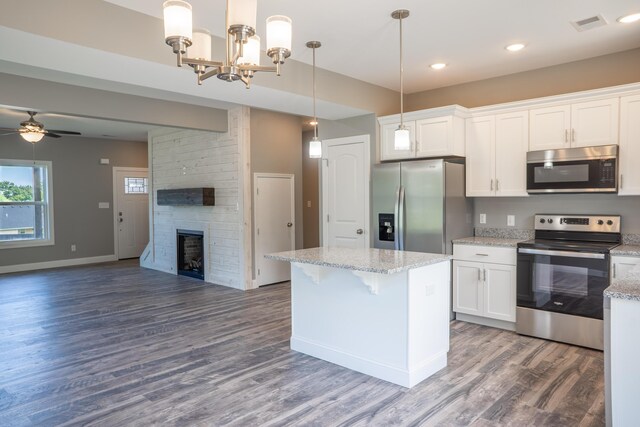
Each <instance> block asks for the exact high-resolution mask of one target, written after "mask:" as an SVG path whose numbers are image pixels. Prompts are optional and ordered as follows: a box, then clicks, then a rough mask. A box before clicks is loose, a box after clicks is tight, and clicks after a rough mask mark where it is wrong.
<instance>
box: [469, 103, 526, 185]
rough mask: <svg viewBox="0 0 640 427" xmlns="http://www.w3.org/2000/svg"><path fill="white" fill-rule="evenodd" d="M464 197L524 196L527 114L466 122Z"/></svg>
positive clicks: (520, 113)
mask: <svg viewBox="0 0 640 427" xmlns="http://www.w3.org/2000/svg"><path fill="white" fill-rule="evenodd" d="M466 129H467V132H466V144H467V147H466V151H467V161H466V164H467V169H466V171H467V196H468V197H483V196H484V197H492V196H496V197H516V196H527V195H528V194H527V179H526V178H527V177H526V173H527V171H526V164H527V147H528V142H529V140H528V130H529V118H528V114H527V112H526V111H520V112H515V113H505V114H497V115H495V116H483V117H473V118H470V119H467V126H466Z"/></svg>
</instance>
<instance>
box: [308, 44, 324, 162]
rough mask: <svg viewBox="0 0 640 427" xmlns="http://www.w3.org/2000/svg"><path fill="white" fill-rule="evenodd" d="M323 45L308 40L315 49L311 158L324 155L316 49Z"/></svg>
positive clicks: (309, 45) (310, 46)
mask: <svg viewBox="0 0 640 427" xmlns="http://www.w3.org/2000/svg"><path fill="white" fill-rule="evenodd" d="M320 46H322V44H321V43H320V42H318V41H310V42H307V47H308V48H311V49H313V123H314V125H313V139H311V142H309V158H311V159H319V158H321V157H322V141H320V140H319V139H318V117H317V116H316V49H317V48H319V47H320Z"/></svg>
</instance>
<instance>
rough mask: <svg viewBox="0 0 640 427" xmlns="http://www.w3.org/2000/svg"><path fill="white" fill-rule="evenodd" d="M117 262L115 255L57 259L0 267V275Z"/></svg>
mask: <svg viewBox="0 0 640 427" xmlns="http://www.w3.org/2000/svg"><path fill="white" fill-rule="evenodd" d="M111 261H117V260H116V256H115V255H103V256H94V257H88V258H71V259H59V260H56V261H45V262H34V263H31V264H16V265H5V266H0V274H5V273H17V272H20V271H31V270H44V269H47V268H59V267H70V266H73V265H83V264H97V263H100V262H111Z"/></svg>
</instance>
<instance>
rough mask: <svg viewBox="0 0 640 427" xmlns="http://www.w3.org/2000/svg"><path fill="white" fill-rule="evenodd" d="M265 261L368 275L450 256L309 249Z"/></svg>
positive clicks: (403, 252) (404, 268) (403, 268)
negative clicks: (336, 269) (332, 268)
mask: <svg viewBox="0 0 640 427" xmlns="http://www.w3.org/2000/svg"><path fill="white" fill-rule="evenodd" d="M265 258H269V259H275V260H280V261H290V262H299V263H303V264H314V265H320V266H323V267H335V268H343V269H346V270H357V271H365V272H369V273H380V274H394V273H399V272H402V271H406V270H411V269H413V268H418V267H424V266H426V265H431V264H437V263H439V262H443V261H448V260H450V259H451V255H442V254H427V253H422V252H408V251H394V250H387V249H373V248H367V249H349V248H312V249H301V250H296V251H288V252H278V253H274V254H268V255H265Z"/></svg>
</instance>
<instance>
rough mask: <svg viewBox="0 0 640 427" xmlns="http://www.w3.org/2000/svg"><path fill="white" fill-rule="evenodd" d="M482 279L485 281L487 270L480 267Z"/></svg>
mask: <svg viewBox="0 0 640 427" xmlns="http://www.w3.org/2000/svg"><path fill="white" fill-rule="evenodd" d="M482 281H483V282H485V283H487V270H485V269H484V268H483V269H482Z"/></svg>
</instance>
